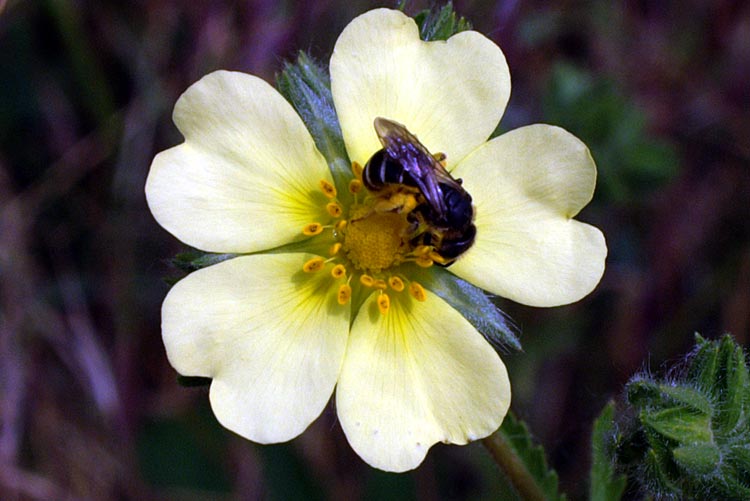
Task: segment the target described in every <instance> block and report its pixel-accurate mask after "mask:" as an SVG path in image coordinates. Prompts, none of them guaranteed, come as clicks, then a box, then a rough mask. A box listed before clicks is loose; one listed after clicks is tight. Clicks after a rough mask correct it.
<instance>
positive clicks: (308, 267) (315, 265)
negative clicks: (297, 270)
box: [302, 256, 326, 273]
mask: <svg viewBox="0 0 750 501" xmlns="http://www.w3.org/2000/svg"><path fill="white" fill-rule="evenodd" d="M325 264H326V262H325V259H323V258H322V257H320V256H315V257H314V258H312V259H310V260H309V261H307V262H306V263H305V264H304V265H302V271H304V272H305V273H315V272H316V271H320V270H322V269H323V266H325Z"/></svg>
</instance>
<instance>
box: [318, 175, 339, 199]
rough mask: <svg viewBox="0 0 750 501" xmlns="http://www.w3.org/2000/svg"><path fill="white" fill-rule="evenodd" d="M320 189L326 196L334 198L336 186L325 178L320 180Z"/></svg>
mask: <svg viewBox="0 0 750 501" xmlns="http://www.w3.org/2000/svg"><path fill="white" fill-rule="evenodd" d="M320 189H321V190H322V191H323V194H324V195H325V196H326V197H328V198H336V187H335V186H334V185H332V184H331V183H330V182H328V181H326V180H325V179H321V180H320Z"/></svg>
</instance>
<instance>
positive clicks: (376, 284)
mask: <svg viewBox="0 0 750 501" xmlns="http://www.w3.org/2000/svg"><path fill="white" fill-rule="evenodd" d="M372 286H373V287H374V288H376V289H380V290H382V291H383V290H386V289H387V288H388V285H387V284H386V283H385V280H383V279H382V278H378V279H377V280H375V282H374V283H373V284H372Z"/></svg>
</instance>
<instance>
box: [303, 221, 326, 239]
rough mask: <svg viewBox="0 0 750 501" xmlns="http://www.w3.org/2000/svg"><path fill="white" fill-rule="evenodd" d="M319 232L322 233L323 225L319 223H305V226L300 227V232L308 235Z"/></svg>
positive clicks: (318, 233)
mask: <svg viewBox="0 0 750 501" xmlns="http://www.w3.org/2000/svg"><path fill="white" fill-rule="evenodd" d="M321 233H323V225H322V224H320V223H310V224H306V225H305V227H304V228H302V234H304V235H307V236H308V237H311V236H313V235H320V234H321Z"/></svg>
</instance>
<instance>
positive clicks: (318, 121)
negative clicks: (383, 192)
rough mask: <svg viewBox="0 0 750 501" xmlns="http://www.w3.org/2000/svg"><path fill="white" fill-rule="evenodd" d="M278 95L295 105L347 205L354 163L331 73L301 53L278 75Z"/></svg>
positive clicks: (285, 65)
mask: <svg viewBox="0 0 750 501" xmlns="http://www.w3.org/2000/svg"><path fill="white" fill-rule="evenodd" d="M276 86H277V87H278V89H279V92H281V94H282V95H283V96H284V97H285V98H286V99H287V100H288V101H289V102H290V103H291V104H292V106H294V109H295V110H296V111H297V113H298V114H299V116H300V117H301V118H302V121H303V122H304V123H305V125H306V126H307V130H309V131H310V134H311V135H312V137H313V139H314V140H315V145H316V146H317V147H318V150H319V151H320V152H321V153H322V154H323V156H324V157H325V159H326V161H327V162H328V167H329V168H330V169H331V175H332V176H333V180H334V184H335V185H336V189H337V190H338V194H339V195H338V196H339V200H342V198H341V197H345V198H344V199H343V200H342V202H348V201H349V200H348V198H346V197H348V196H349V181H350V180H351V179H352V177H353V175H352V169H351V162H350V161H349V157H348V155H347V153H346V145H345V144H344V137H343V135H342V134H341V126H340V125H339V119H338V116H337V115H336V109H335V107H334V105H333V95H332V94H331V79H330V77H329V75H328V71H327V70H326V69H325V68H324V67H323V66H321V65H319V64H318V63H316V62H315V61H314V60H313V59H312V58H311V57H310V56H308V55H307V54H306V53H305V52H303V51H300V52H299V54H298V56H297V60H296V61H295V62H294V63H290V62H287V63H285V64H284V69H283V70H282V71H281V73H279V74H278V75H277V76H276Z"/></svg>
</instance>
